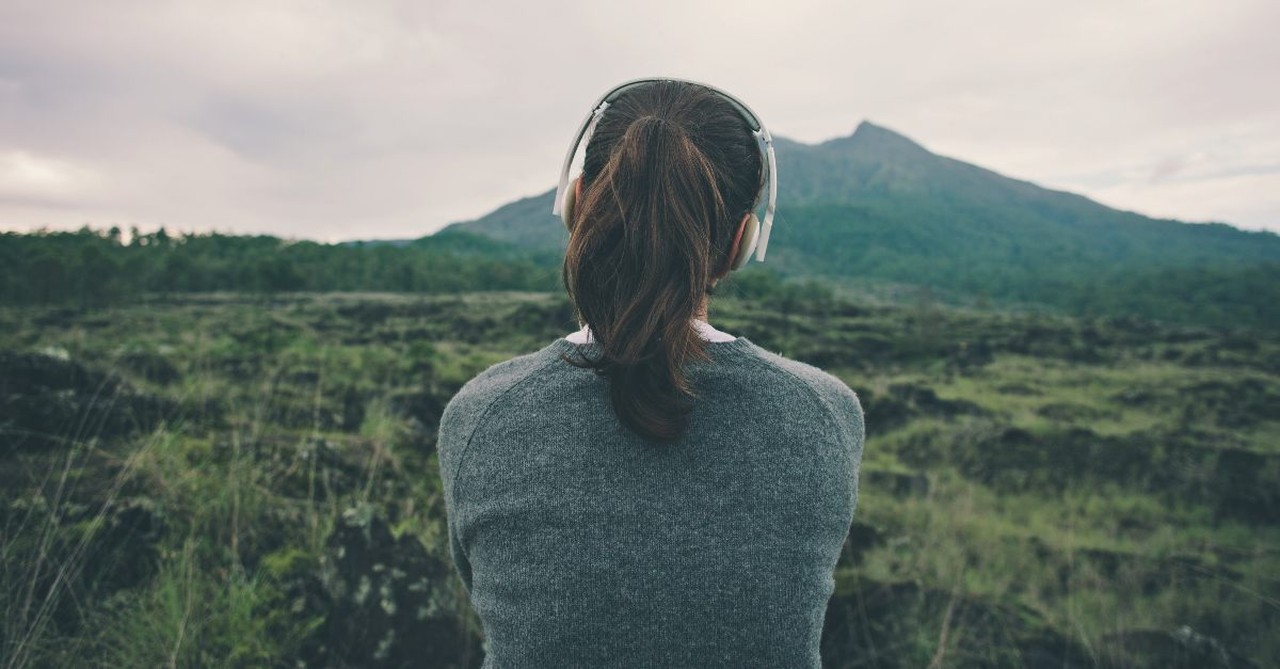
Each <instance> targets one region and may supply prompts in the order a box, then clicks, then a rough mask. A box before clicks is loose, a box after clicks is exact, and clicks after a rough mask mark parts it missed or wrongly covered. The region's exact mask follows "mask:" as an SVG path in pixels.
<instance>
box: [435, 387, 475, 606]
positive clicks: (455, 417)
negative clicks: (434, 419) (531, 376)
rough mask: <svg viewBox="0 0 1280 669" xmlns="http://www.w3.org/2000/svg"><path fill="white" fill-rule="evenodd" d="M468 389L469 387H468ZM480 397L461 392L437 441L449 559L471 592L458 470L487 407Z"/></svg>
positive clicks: (443, 419) (445, 414)
mask: <svg viewBox="0 0 1280 669" xmlns="http://www.w3.org/2000/svg"><path fill="white" fill-rule="evenodd" d="M464 389H465V387H464ZM476 399H477V398H475V397H473V396H471V395H468V394H466V393H464V392H463V391H459V393H458V394H456V395H454V397H453V398H452V399H450V400H449V403H448V404H446V405H445V408H444V411H443V412H442V413H441V415H440V429H439V433H438V436H437V438H436V455H437V461H438V463H439V466H440V483H441V486H442V488H443V492H444V505H445V523H446V527H447V529H448V537H449V556H450V558H451V559H452V560H453V566H454V568H455V569H456V570H457V572H458V576H459V578H461V580H462V584H463V585H464V586H466V589H467V593H468V595H469V594H470V593H471V563H470V561H469V560H468V559H467V553H466V549H465V548H464V546H463V543H462V537H461V534H460V528H461V527H462V509H460V508H459V506H458V503H457V498H456V496H455V495H456V493H457V489H456V487H455V485H454V483H455V482H456V480H457V476H458V470H459V469H460V468H461V466H462V461H463V459H464V458H465V456H466V449H467V445H468V443H469V442H470V441H471V435H472V434H473V433H474V432H475V427H476V424H477V422H478V418H479V416H480V414H481V413H483V406H482V405H481V404H480V403H479V402H477V401H476Z"/></svg>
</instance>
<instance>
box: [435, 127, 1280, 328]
mask: <svg viewBox="0 0 1280 669" xmlns="http://www.w3.org/2000/svg"><path fill="white" fill-rule="evenodd" d="M775 150H776V152H777V159H778V175H779V181H778V184H779V194H778V213H777V217H776V218H775V220H774V226H773V231H772V235H771V238H770V242H769V256H768V259H767V260H766V262H765V263H764V265H763V266H764V267H765V268H768V269H772V270H774V271H776V272H778V273H780V274H782V275H784V276H794V277H824V278H827V279H835V280H839V281H847V280H856V281H860V282H864V283H865V282H871V283H875V282H882V283H886V284H894V285H902V284H906V285H915V286H927V287H930V288H931V289H933V290H935V291H938V292H940V293H941V294H943V295H944V296H951V297H955V298H957V299H964V298H966V297H969V298H972V297H976V296H981V297H984V298H987V299H991V300H995V301H1005V302H1034V303H1041V304H1047V305H1051V306H1055V307H1058V308H1062V309H1065V310H1068V311H1072V312H1079V313H1138V314H1142V315H1147V316H1152V317H1156V318H1165V319H1169V320H1184V321H1186V320H1189V321H1197V322H1216V321H1224V322H1229V323H1237V324H1255V325H1257V324H1268V325H1269V324H1278V325H1280V313H1276V314H1274V315H1262V314H1270V313H1271V312H1273V311H1280V309H1278V308H1277V307H1274V306H1271V305H1272V304H1280V237H1278V236H1277V235H1275V234H1274V233H1270V232H1248V231H1244V230H1240V229H1237V228H1234V227H1231V226H1229V225H1225V224H1222V223H1183V222H1179V221H1173V220H1159V219H1153V218H1149V217H1146V216H1142V215H1140V214H1137V213H1133V212H1127V211H1120V210H1116V209H1112V208H1110V207H1106V206H1104V205H1102V204H1099V203H1097V202H1094V201H1092V200H1090V199H1088V198H1086V197H1083V196H1081V195H1077V194H1074V193H1067V192H1062V191H1055V190H1050V189H1046V188H1042V187H1040V186H1037V185H1035V184H1033V183H1031V182H1028V181H1021V180H1017V179H1012V178H1009V177H1006V176H1003V175H1000V174H997V173H996V172H993V171H991V170H987V169H984V168H982V167H979V166H977V165H972V164H969V163H965V162H962V161H959V160H955V159H952V158H948V157H945V156H939V155H936V154H934V153H932V152H930V151H929V150H928V149H926V148H924V147H923V146H921V145H919V144H917V143H915V142H913V141H911V140H910V139H908V138H906V137H904V136H902V135H900V134H898V133H895V132H893V131H892V130H889V129H887V128H884V127H881V126H878V125H875V124H872V123H870V122H863V123H861V124H860V125H859V126H858V127H857V129H856V130H855V132H854V133H853V134H852V135H849V136H847V137H840V138H837V139H833V140H830V141H827V142H823V143H821V144H816V145H810V144H802V143H799V142H794V141H791V140H787V139H784V138H777V139H775ZM553 196H554V193H553V192H552V191H548V192H546V193H543V194H540V195H537V196H534V197H529V198H524V199H522V200H518V201H516V202H512V203H510V204H507V205H505V206H503V207H501V208H499V209H497V210H496V211H494V212H493V213H491V214H489V215H487V216H484V217H482V218H479V219H477V220H475V221H470V222H466V223H456V224H453V225H450V226H448V227H446V228H445V229H443V230H442V231H440V232H438V233H436V234H437V235H445V236H448V235H450V234H454V233H456V232H460V231H467V232H474V233H479V234H482V235H485V236H488V237H491V238H493V239H497V240H502V241H507V242H511V243H513V244H516V245H519V246H522V247H524V248H528V249H531V250H532V249H537V250H540V251H545V252H548V253H560V252H563V249H564V248H565V245H566V244H567V242H568V234H567V233H566V231H565V229H564V226H563V225H562V224H561V223H560V220H559V218H558V217H556V216H553V215H552V214H551V204H552V198H553ZM754 266H755V265H749V267H754ZM1260 310H1261V311H1260ZM1272 319H1274V321H1273V320H1272Z"/></svg>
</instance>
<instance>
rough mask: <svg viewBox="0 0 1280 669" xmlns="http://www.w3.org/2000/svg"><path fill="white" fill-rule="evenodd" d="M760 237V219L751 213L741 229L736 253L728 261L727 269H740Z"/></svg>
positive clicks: (754, 248)
mask: <svg viewBox="0 0 1280 669" xmlns="http://www.w3.org/2000/svg"><path fill="white" fill-rule="evenodd" d="M759 239H760V219H758V218H756V215H755V214H754V213H753V214H751V215H750V216H748V217H747V222H746V228H745V229H744V230H743V231H742V239H741V240H740V241H739V242H738V254H737V255H736V256H734V257H733V262H731V263H729V270H730V271H733V270H736V269H741V268H742V266H743V265H745V264H747V259H748V258H750V257H751V254H752V252H754V251H755V250H756V242H757V241H758V240H759Z"/></svg>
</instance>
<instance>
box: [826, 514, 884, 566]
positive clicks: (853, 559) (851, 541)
mask: <svg viewBox="0 0 1280 669" xmlns="http://www.w3.org/2000/svg"><path fill="white" fill-rule="evenodd" d="M883 543H884V533H883V532H881V531H880V530H879V529H877V528H876V527H875V526H874V525H869V524H867V523H864V522H862V521H860V520H855V521H853V524H852V525H850V526H849V536H848V537H846V538H845V540H844V548H843V549H842V550H841V552H840V559H839V561H838V562H837V565H836V566H837V567H844V566H856V565H860V564H862V560H863V558H864V557H865V556H866V554H867V551H870V550H871V549H873V548H875V547H877V546H879V545H881V544H883Z"/></svg>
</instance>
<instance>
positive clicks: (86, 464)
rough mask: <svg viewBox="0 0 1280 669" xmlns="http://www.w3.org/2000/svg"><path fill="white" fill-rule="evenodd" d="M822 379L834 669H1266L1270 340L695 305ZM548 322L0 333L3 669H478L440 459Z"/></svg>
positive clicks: (192, 300) (324, 306)
mask: <svg viewBox="0 0 1280 669" xmlns="http://www.w3.org/2000/svg"><path fill="white" fill-rule="evenodd" d="M711 320H712V322H713V323H714V324H716V326H717V327H719V328H720V329H723V330H726V331H728V332H731V333H734V334H739V335H745V336H747V337H749V338H750V339H751V340H752V341H754V342H756V343H757V344H759V345H761V346H764V347H766V348H768V349H770V350H774V351H777V352H780V353H783V354H784V355H787V356H790V357H794V358H797V359H800V360H805V361H807V362H810V363H812V364H815V365H818V366H821V367H823V368H825V369H828V370H829V371H831V372H832V373H835V374H837V375H839V376H840V377H841V378H843V379H844V380H845V381H846V382H847V383H848V384H849V385H850V386H851V387H853V388H854V389H855V390H857V391H858V392H859V395H860V397H861V398H862V400H863V403H864V406H865V408H866V413H867V430H868V443H867V448H866V460H865V462H864V469H863V477H862V495H861V501H860V505H859V509H858V512H857V519H856V521H855V523H854V526H853V527H852V528H851V531H850V538H849V541H848V543H847V545H846V549H845V553H844V555H843V557H842V558H841V561H840V564H839V566H838V570H837V590H836V594H835V596H834V597H833V598H832V600H831V603H830V606H829V609H828V614H827V620H826V627H825V629H824V635H823V641H822V651H823V657H824V662H825V664H826V665H827V666H830V667H923V666H939V667H943V666H946V667H950V666H955V667H987V666H1010V667H1015V666H1016V667H1021V666H1031V667H1055V668H1059V667H1097V666H1102V667H1266V666H1275V665H1276V664H1277V663H1280V638H1278V637H1277V634H1276V633H1275V630H1276V629H1280V578H1278V577H1277V574H1280V530H1277V521H1278V520H1280V515H1278V511H1280V509H1278V508H1277V507H1278V505H1280V499H1278V498H1277V496H1278V495H1280V493H1277V491H1278V490H1280V440H1278V439H1277V437H1280V420H1278V419H1280V339H1278V338H1277V337H1276V336H1275V335H1274V334H1273V333H1262V332H1249V331H1223V330H1213V329H1209V328H1186V327H1170V326H1162V325H1159V324H1156V323H1150V322H1146V321H1139V320H1127V319H1109V320H1075V319H1065V318H1055V317H1048V316H1044V315H1031V314H1010V313H1003V314H1002V313H991V312H976V311H961V310H953V309H943V308H940V307H937V306H932V305H927V304H924V305H916V306H914V307H886V306H874V305H867V304H853V303H847V302H842V301H833V300H825V299H824V300H813V301H810V302H797V301H795V300H792V299H789V300H787V301H785V302H776V303H774V302H764V303H747V302H740V301H735V300H732V299H724V300H721V301H720V302H714V301H713V305H712V311H711ZM574 329H576V326H575V324H574V322H573V319H572V314H571V311H570V310H569V306H568V304H567V303H566V302H565V301H564V300H563V298H560V297H557V296H550V295H540V294H470V295H463V296H439V297H431V298H409V297H397V296H379V295H325V296H318V295H299V296H289V297H278V298H273V299H270V300H264V299H263V298H249V297H240V296H235V295H226V296H204V297H180V298H172V299H167V300H165V301H155V302H151V303H148V304H145V305H138V306H133V307H123V308H117V309H113V310H109V311H90V312H80V311H74V310H65V309H47V308H46V309H21V310H19V309H7V310H3V311H0V558H2V562H0V665H3V666H4V667H6V668H7V667H36V666H59V667H70V666H110V667H120V666H191V667H196V666H244V667H261V666H275V667H304V666H305V667H401V666H441V667H451V666H452V667H478V666H479V665H480V662H481V661H482V659H483V636H482V631H481V629H480V626H479V623H478V620H476V618H475V615H474V613H473V612H472V611H471V609H470V607H469V605H468V603H467V601H466V598H465V592H464V591H463V590H462V587H461V584H460V583H459V582H458V580H457V578H456V576H455V574H454V573H453V571H452V566H451V565H450V563H449V561H448V552H447V546H446V545H445V538H444V529H443V522H444V515H443V514H444V512H443V503H442V500H441V497H440V487H439V480H438V475H437V469H436V462H435V455H434V440H435V428H436V425H437V421H438V419H439V415H440V411H441V409H442V408H443V406H444V404H445V403H446V402H447V401H448V399H449V397H451V396H452V394H453V393H454V392H455V391H456V390H457V388H459V387H460V386H461V384H462V383H463V382H465V381H466V380H467V379H469V378H470V377H471V376H472V375H474V374H475V373H476V372H478V371H480V370H482V369H484V368H485V367H487V366H488V365H490V364H492V363H494V362H498V361H500V360H504V359H506V358H509V357H511V356H513V355H517V354H519V353H523V352H528V351H532V350H534V349H536V348H540V347H541V346H543V345H545V344H546V343H548V342H549V341H551V340H552V339H553V338H555V337H557V336H561V335H563V334H565V333H567V332H570V331H572V330H574Z"/></svg>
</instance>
